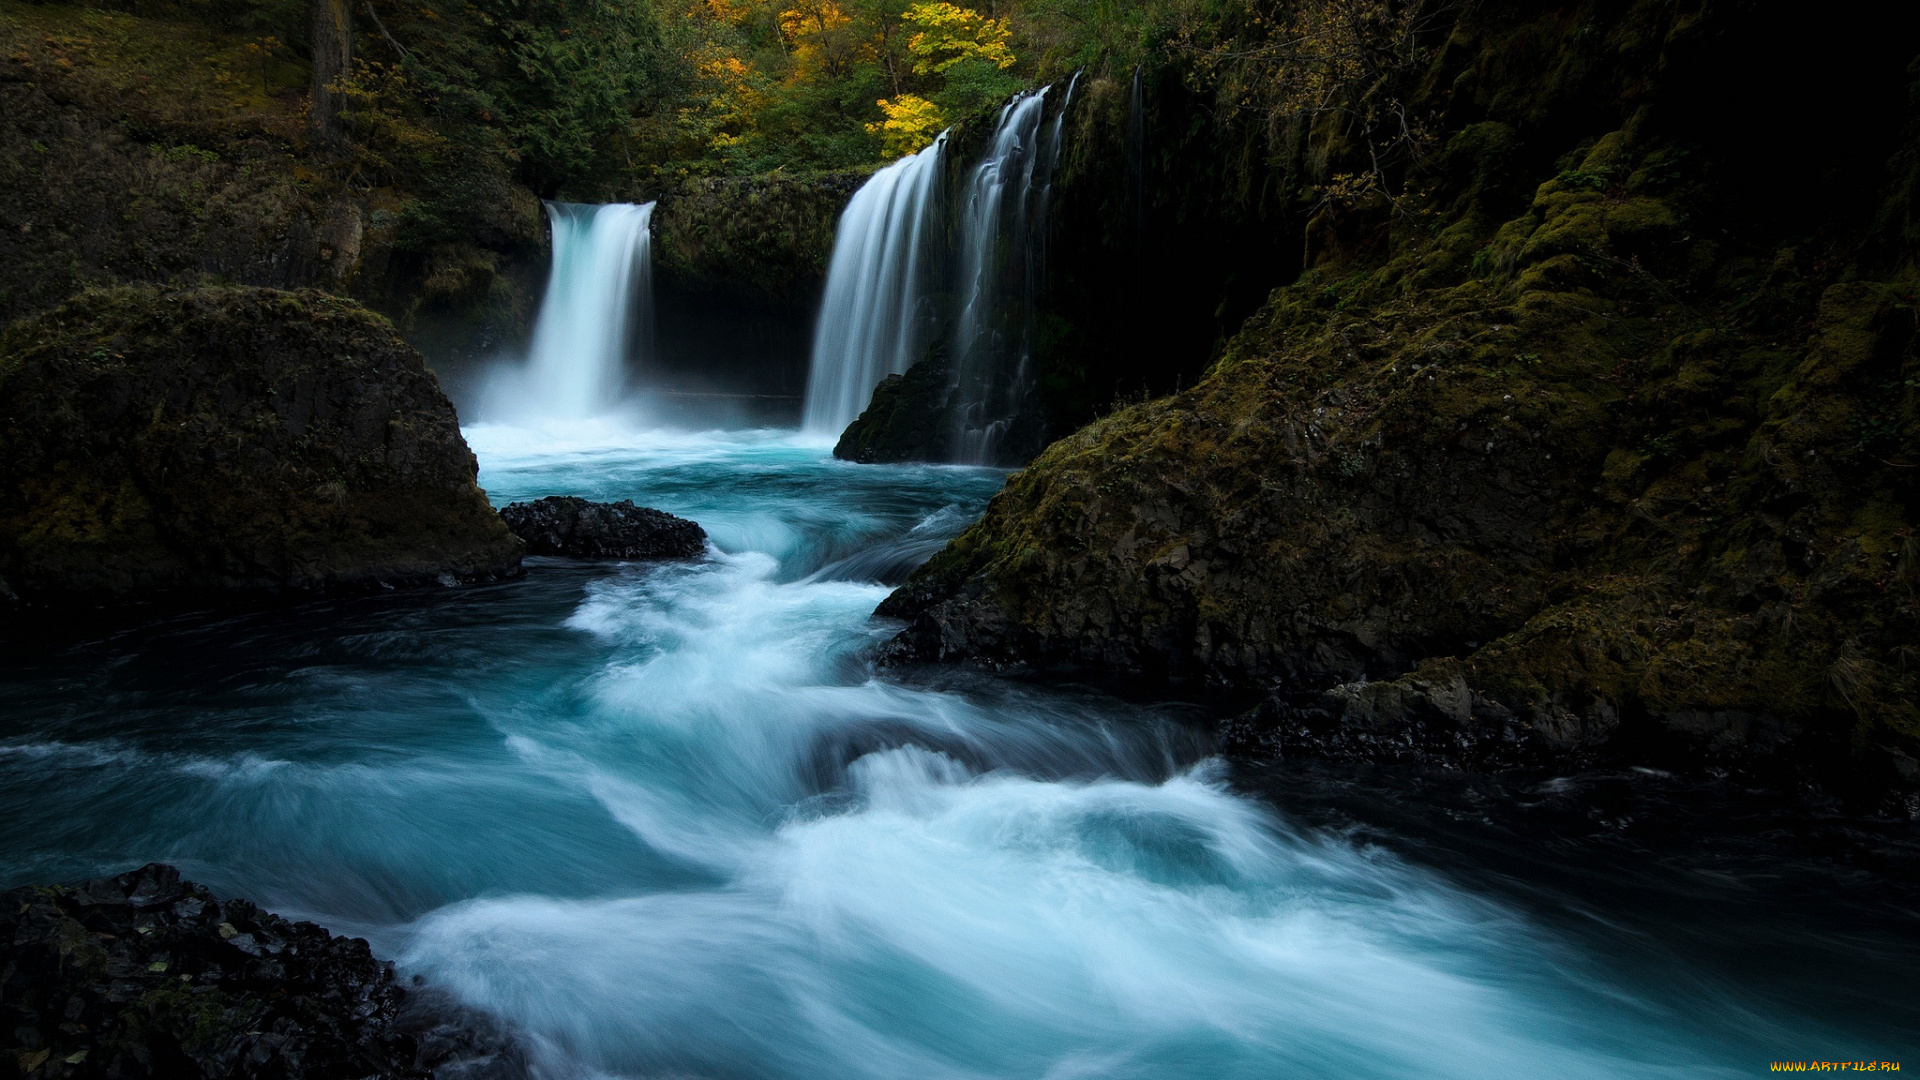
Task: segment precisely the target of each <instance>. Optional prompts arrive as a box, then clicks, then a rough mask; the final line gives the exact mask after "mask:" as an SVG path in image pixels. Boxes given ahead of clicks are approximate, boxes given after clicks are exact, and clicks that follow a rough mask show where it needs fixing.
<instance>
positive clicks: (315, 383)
mask: <svg viewBox="0 0 1920 1080" xmlns="http://www.w3.org/2000/svg"><path fill="white" fill-rule="evenodd" d="M475 472H476V467H475V463H474V459H473V455H472V453H471V452H470V451H469V450H468V449H467V445H466V443H465V441H464V440H462V439H461V437H460V430H459V425H458V421H457V420H456V418H455V416H454V412H453V407H452V405H450V404H449V403H448V402H447V399H446V397H445V396H444V395H442V394H441V392H440V388H439V386H438V384H437V383H436V382H435V381H434V378H433V376H432V374H430V373H429V372H428V371H427V369H426V365H425V363H424V361H422V360H421V358H420V354H419V353H417V352H415V351H414V350H413V349H412V348H411V347H409V346H408V345H407V344H406V343H405V342H403V341H401V340H400V339H399V337H398V335H397V334H395V332H394V330H393V327H392V326H391V325H390V324H389V323H387V322H386V320H384V319H382V318H380V317H379V316H377V315H374V314H372V313H370V312H368V311H366V310H365V309H364V308H361V307H359V306H358V305H356V304H353V303H352V302H351V301H346V300H340V299H338V298H334V297H329V296H326V295H325V294H321V293H316V292H294V293H287V292H278V291H274V290H268V289H246V288H230V289H202V290H193V291H184V292H161V291H154V290H145V289H134V288H127V289H120V290H112V291H103V292H91V293H83V294H81V295H80V296H78V297H76V298H75V299H73V300H72V301H69V302H68V303H67V304H65V305H63V306H61V307H60V308H58V309H56V310H54V311H52V312H49V313H47V314H44V315H40V316H36V317H33V318H30V319H23V320H21V321H19V322H17V323H15V324H14V325H13V326H12V327H10V328H8V330H7V331H6V332H5V334H4V335H0V578H4V580H5V581H6V582H7V583H8V584H9V585H10V586H11V588H12V590H13V591H14V592H15V593H17V594H18V595H19V596H20V597H21V598H23V599H26V600H29V601H48V602H52V601H69V600H81V601H124V600H132V599H151V598H166V597H175V598H185V599H193V600H204V599H211V598H213V597H214V596H217V595H219V594H223V593H233V592H241V593H255V592H273V591H282V590H312V589H325V588H364V587H377V586H380V585H396V584H408V583H424V582H432V581H444V582H449V583H450V582H452V581H455V580H471V579H476V578H489V577H497V576H501V575H508V574H512V573H515V572H517V570H518V567H519V560H520V551H521V545H520V542H519V541H518V540H516V539H515V538H514V537H513V536H512V534H511V533H509V532H508V531H507V528H506V525H505V524H504V523H502V522H501V520H500V518H499V515H497V514H495V513H494V512H493V510H492V509H491V508H490V507H489V506H488V504H487V500H486V496H485V494H484V493H483V492H482V491H481V490H480V489H479V488H478V487H476V486H475V484H474V477H475Z"/></svg>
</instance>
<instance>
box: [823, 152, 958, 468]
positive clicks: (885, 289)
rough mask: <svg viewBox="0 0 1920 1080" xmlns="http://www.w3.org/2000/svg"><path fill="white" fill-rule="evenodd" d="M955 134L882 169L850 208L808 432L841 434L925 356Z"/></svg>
mask: <svg viewBox="0 0 1920 1080" xmlns="http://www.w3.org/2000/svg"><path fill="white" fill-rule="evenodd" d="M946 138H947V137H946V135H944V134H942V135H941V136H940V138H938V139H936V140H934V143H933V145H932V146H929V147H927V148H926V149H925V150H922V151H920V152H919V153H917V154H913V155H910V156H908V157H904V158H902V159H900V160H899V161H896V162H894V163H893V164H892V165H889V166H887V167H886V168H884V169H881V170H880V171H879V172H877V173H875V174H874V175H873V179H871V180H868V181H867V182H866V184H865V185H864V186H862V187H861V188H860V190H859V191H858V192H857V193H855V195H854V196H853V201H852V202H851V203H849V204H848V206H847V209H846V212H845V213H843V214H842V215H841V216H840V225H839V228H838V229H837V230H836V231H835V233H834V238H833V261H832V264H831V265H830V266H829V268H828V271H827V294H826V299H825V301H824V302H823V303H822V305H821V309H820V324H819V326H818V327H817V328H816V329H815V331H814V337H813V363H812V367H811V368H810V369H809V371H808V375H807V399H806V413H805V420H804V424H805V427H806V429H807V430H808V431H811V432H816V433H828V434H838V433H839V432H840V431H841V430H842V429H844V428H845V427H846V426H847V425H848V424H850V423H852V422H853V420H854V418H855V417H857V416H859V415H860V411H861V410H862V409H864V408H866V405H867V397H868V395H869V394H871V393H873V388H874V387H875V386H878V385H879V384H880V381H881V380H882V379H885V378H886V377H887V376H888V375H892V374H897V373H899V372H904V371H906V370H907V368H909V367H911V366H912V365H913V363H914V361H916V360H918V359H919V358H920V349H921V347H922V346H923V345H924V344H925V338H926V334H925V328H926V323H927V313H926V311H925V310H924V300H925V295H926V288H925V285H926V280H925V279H926V276H927V271H928V263H929V262H930V260H929V259H928V257H927V251H926V249H927V247H928V242H929V239H930V236H929V234H930V233H931V231H932V230H931V229H929V227H928V222H929V219H930V217H931V216H932V213H933V207H934V204H935V203H936V201H937V199H936V195H937V192H938V188H939V181H940V172H941V158H942V155H943V152H944V148H945V146H946Z"/></svg>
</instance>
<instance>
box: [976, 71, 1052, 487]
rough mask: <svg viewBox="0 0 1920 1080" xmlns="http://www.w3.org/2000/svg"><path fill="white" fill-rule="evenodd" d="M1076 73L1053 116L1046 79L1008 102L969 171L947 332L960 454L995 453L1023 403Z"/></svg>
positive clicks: (980, 460) (981, 459)
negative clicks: (954, 303)
mask: <svg viewBox="0 0 1920 1080" xmlns="http://www.w3.org/2000/svg"><path fill="white" fill-rule="evenodd" d="M1078 79H1079V76H1078V75H1075V76H1074V82H1070V83H1068V85H1067V94H1066V100H1065V101H1063V102H1062V103H1061V106H1060V109H1059V111H1057V112H1056V113H1055V114H1054V117H1053V122H1052V123H1051V124H1043V121H1044V114H1045V110H1046V100H1047V94H1048V92H1049V91H1051V90H1052V87H1047V88H1045V89H1041V90H1038V91H1034V92H1032V93H1027V94H1022V95H1021V96H1019V97H1017V98H1015V99H1014V100H1013V101H1011V102H1009V103H1008V104H1007V106H1006V107H1005V108H1004V109H1002V110H1001V111H1000V119H999V122H998V123H997V124H996V125H995V127H994V132H993V138H992V140H991V142H990V143H989V144H988V147H987V151H986V154H985V156H984V157H983V158H982V159H981V161H980V164H979V165H977V166H975V167H974V169H973V172H972V174H971V175H970V176H969V177H968V181H967V188H966V192H965V194H964V196H963V202H962V218H961V222H960V244H961V248H960V250H961V255H960V288H961V290H963V291H964V294H965V297H966V299H965V301H964V302H963V304H962V306H961V308H960V312H959V317H958V318H957V320H956V325H955V332H954V356H955V358H956V363H955V378H956V382H957V388H958V391H959V400H960V401H961V402H963V403H964V404H963V408H962V409H961V410H960V412H959V415H958V423H959V430H958V431H957V432H956V433H955V440H954V447H955V456H956V459H957V460H959V461H961V462H968V463H975V464H984V463H991V462H993V461H994V460H995V458H996V456H997V454H996V452H997V450H998V448H999V445H1000V442H1001V440H1002V438H1003V437H1004V436H1005V435H1006V433H1007V430H1008V429H1009V428H1010V427H1011V426H1012V424H1013V423H1014V421H1015V420H1016V419H1018V418H1019V417H1020V415H1021V413H1022V412H1023V410H1025V408H1026V407H1027V405H1028V401H1027V398H1028V395H1029V390H1030V386H1029V384H1030V383H1031V381H1032V377H1033V373H1032V371H1031V370H1030V368H1031V360H1032V351H1033V350H1032V344H1033V343H1032V330H1033V326H1032V323H1033V305H1034V299H1035V296H1036V292H1037V289H1038V286H1039V284H1040V282H1041V280H1042V279H1043V271H1044V262H1045V257H1046V231H1047V203H1048V198H1049V196H1050V195H1051V194H1052V190H1053V171H1054V168H1055V166H1057V165H1058V164H1059V160H1060V149H1061V143H1062V140H1063V137H1064V128H1065V123H1066V114H1067V106H1068V105H1069V104H1071V103H1072V100H1073V89H1074V85H1075V83H1077V81H1078ZM1043 131H1044V135H1043Z"/></svg>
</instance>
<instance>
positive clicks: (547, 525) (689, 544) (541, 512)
mask: <svg viewBox="0 0 1920 1080" xmlns="http://www.w3.org/2000/svg"><path fill="white" fill-rule="evenodd" d="M500 516H501V518H502V519H504V520H505V521H506V523H507V527H508V528H510V529H512V530H513V531H514V534H515V535H517V536H519V537H520V539H522V540H524V541H526V544H527V553H528V554H530V555H570V556H572V557H574V558H578V559H694V558H698V557H699V556H700V555H701V553H703V552H705V551H706V550H707V532H706V530H705V529H702V528H701V527H700V526H698V525H696V524H694V523H693V522H691V521H688V520H687V519H686V518H683V517H675V516H673V515H672V514H669V513H665V512H663V511H660V510H654V509H651V508H649V507H645V506H635V505H633V500H631V499H623V500H621V501H620V502H617V503H600V502H589V501H587V500H586V499H577V498H574V497H572V496H570V495H554V496H549V497H548V498H545V499H537V500H535V501H533V502H523V503H513V504H512V505H510V506H508V507H507V508H506V509H504V510H502V511H500Z"/></svg>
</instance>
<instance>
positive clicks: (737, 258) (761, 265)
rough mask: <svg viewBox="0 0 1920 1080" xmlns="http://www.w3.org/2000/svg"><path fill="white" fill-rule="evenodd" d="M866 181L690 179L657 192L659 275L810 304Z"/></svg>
mask: <svg viewBox="0 0 1920 1080" xmlns="http://www.w3.org/2000/svg"><path fill="white" fill-rule="evenodd" d="M865 181H866V177H865V176H864V175H863V174H861V173H857V172H832V173H821V174H818V175H815V176H807V177H787V176H742V177H701V178H697V179H691V180H687V181H684V182H683V183H681V184H679V185H678V186H676V187H673V188H670V189H668V190H667V191H664V192H661V193H660V194H659V199H658V207H657V208H656V209H655V211H654V216H653V234H654V248H653V251H654V263H655V267H656V270H657V272H658V273H660V274H661V275H662V276H664V277H668V278H673V279H676V280H678V281H679V282H681V283H683V284H686V285H690V286H697V287H700V288H704V289H710V290H720V291H726V292H732V293H745V294H747V295H752V296H758V297H760V298H762V299H763V300H772V301H776V302H777V301H787V300H791V301H794V302H798V303H804V304H806V305H812V304H813V303H814V302H815V301H816V299H817V298H818V296H819V292H820V287H821V286H822V285H823V284H824V283H825V282H826V277H827V261H828V260H829V259H830V258H832V256H833V231H834V224H835V222H837V221H838V220H839V217H840V211H842V210H844V209H845V208H846V205H847V200H848V198H849V197H851V196H852V195H853V193H854V191H855V190H856V189H858V188H859V187H860V185H861V184H862V183H864V182H865Z"/></svg>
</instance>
